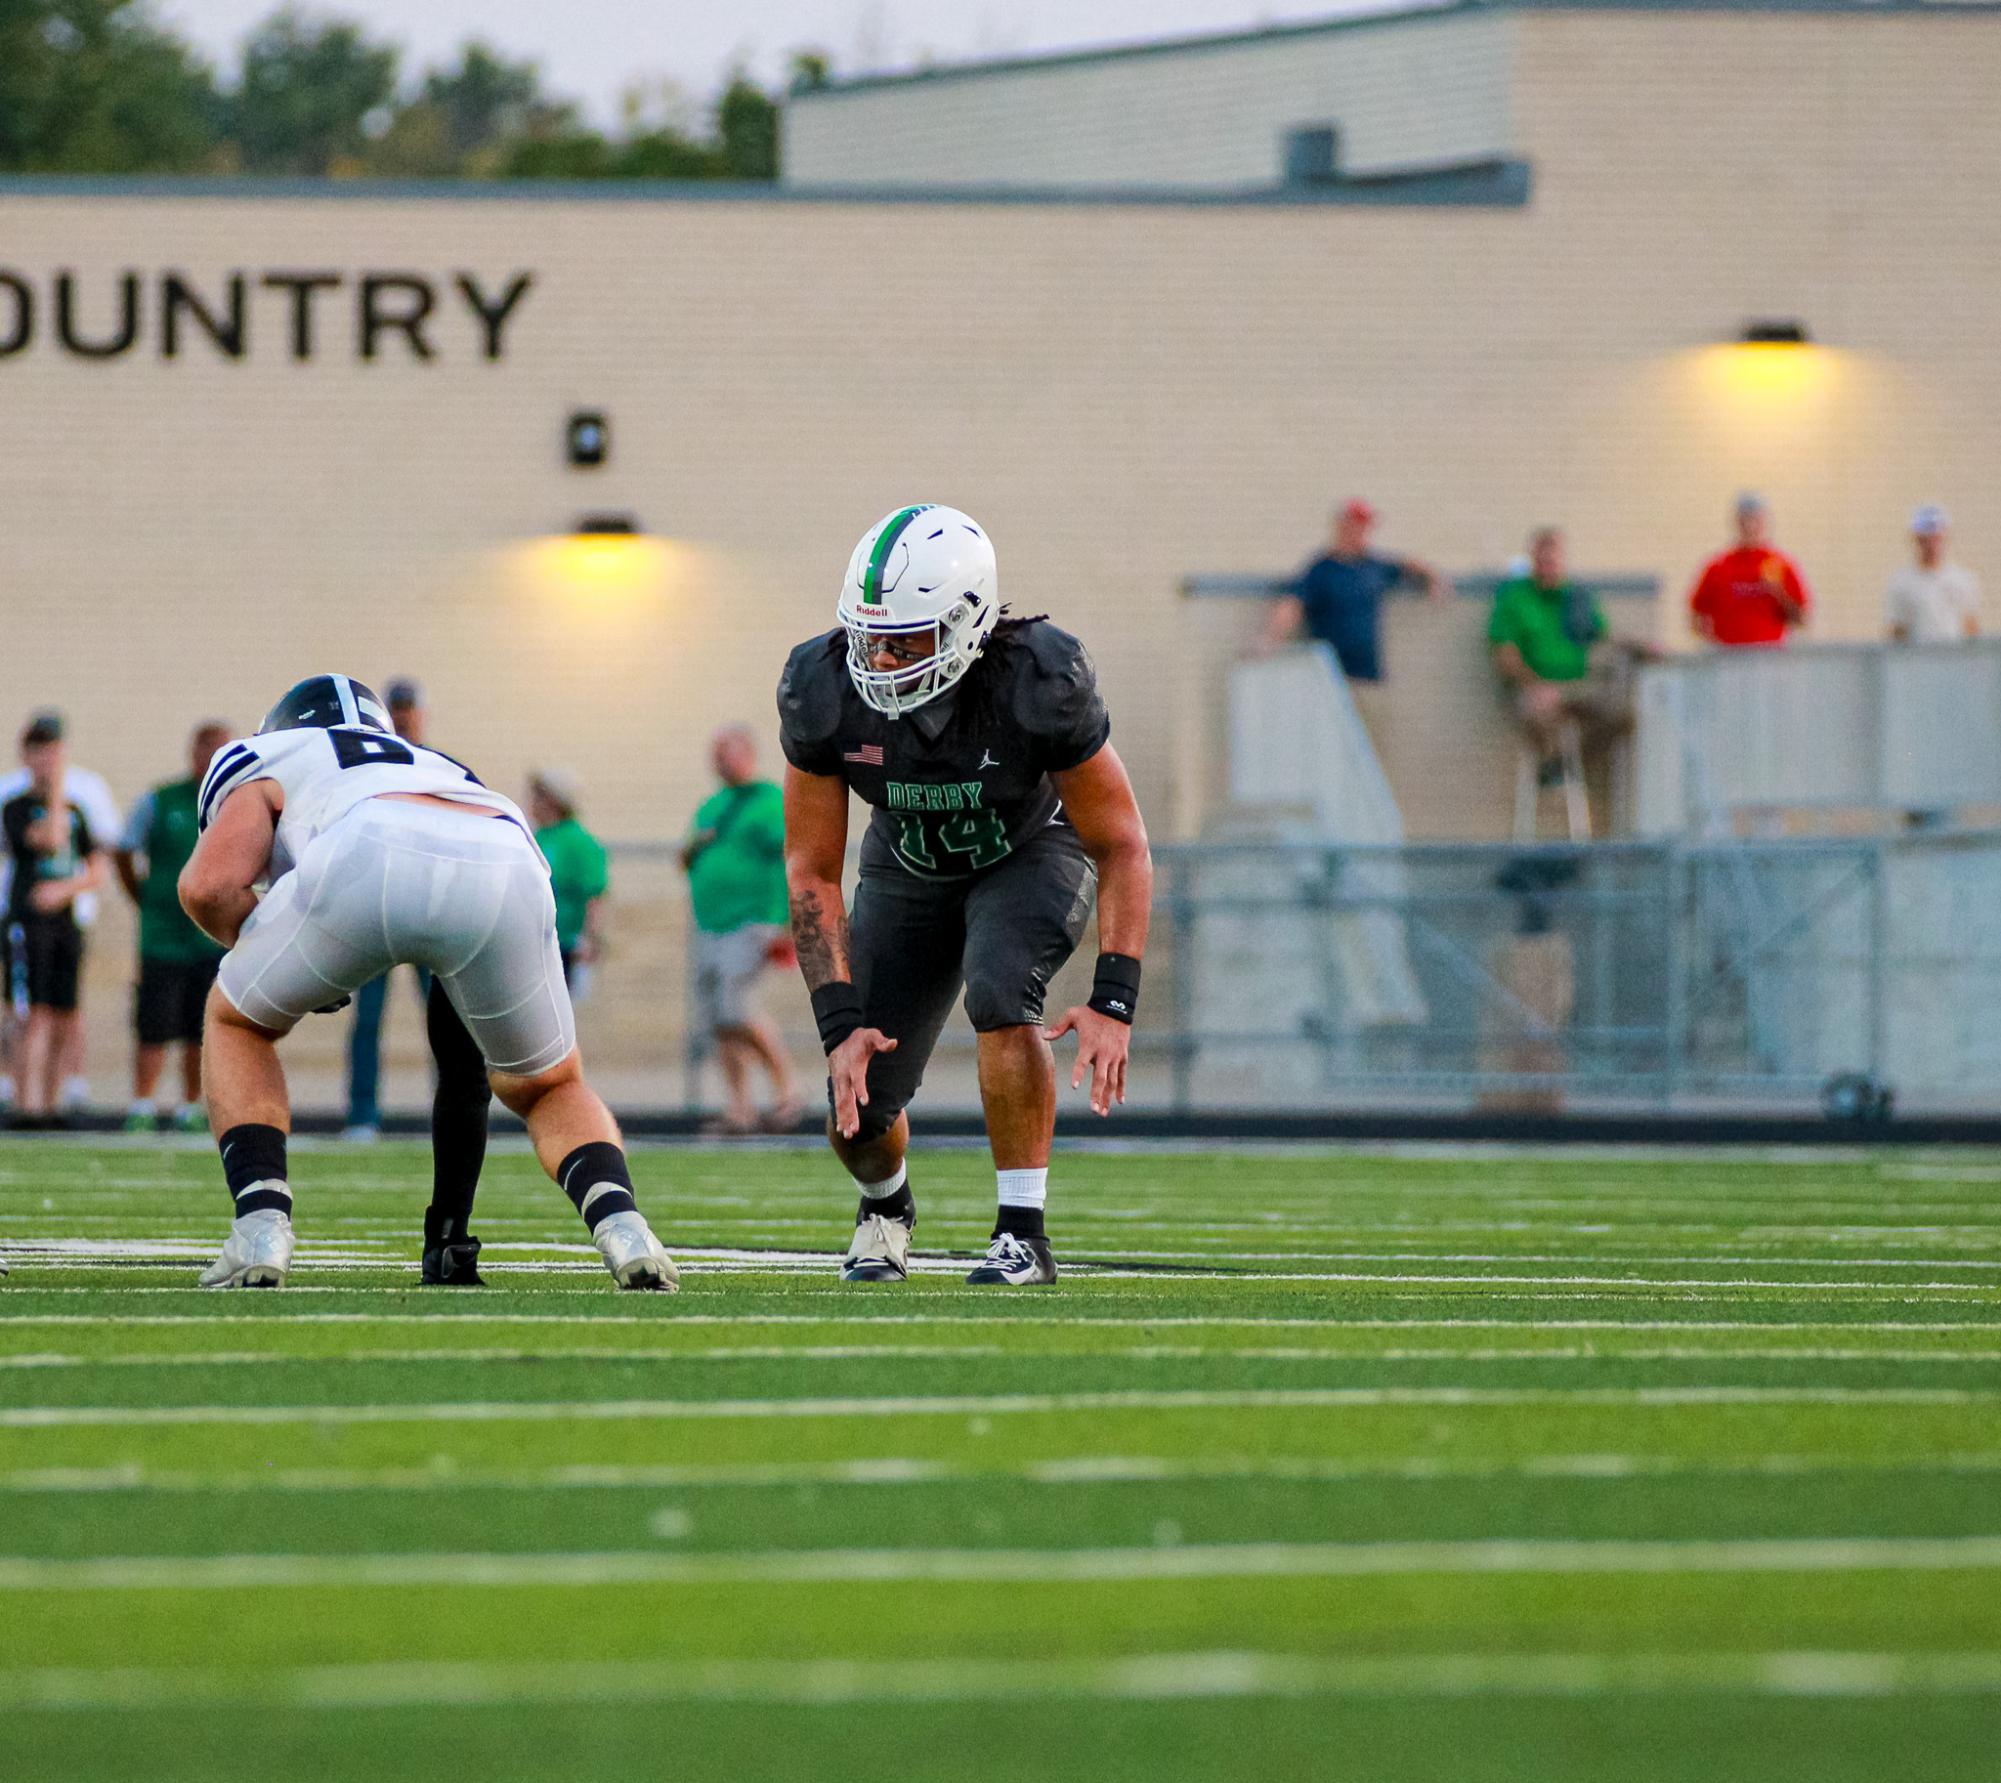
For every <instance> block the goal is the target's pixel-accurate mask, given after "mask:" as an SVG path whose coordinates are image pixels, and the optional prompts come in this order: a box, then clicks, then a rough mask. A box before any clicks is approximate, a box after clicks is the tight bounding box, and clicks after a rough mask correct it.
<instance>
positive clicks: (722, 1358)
mask: <svg viewBox="0 0 2001 1783" xmlns="http://www.w3.org/2000/svg"><path fill="white" fill-rule="evenodd" d="M995 1358H1006V1359H1009V1360H1014V1361H1021V1362H1074V1361H1097V1360H1107V1361H1109V1360H1121V1361H1133V1362H1203V1361H1211V1360H1214V1361H1240V1362H1338V1363H1341V1364H1344V1365H1350V1366H1359V1365H1362V1364H1367V1363H1371V1362H1475V1363H1495V1362H1499V1363H1509V1362H1883V1363H1891V1364H1900V1365H1901V1364H1920V1365H1922V1364H1928V1363H1932V1362H2001V1350H1893V1349H1882V1350H1873V1349H1846V1350H1837V1349H1808V1348H1797V1349H1793V1348H1787V1347H1786V1346H1784V1345H1773V1346H1767V1347H1761V1348H1746V1347H1742V1346H1735V1345H1732V1346H1724V1345H1720V1344H1719V1345H1708V1346H1704V1345H1700V1344H1685V1345H1680V1346H1675V1345H1656V1346H1650V1347H1642V1348H1638V1349H1617V1348H1594V1347H1591V1346H1588V1345H1586V1346H1577V1345H1570V1346H1556V1345H1551V1346H1549V1347H1547V1348H1535V1347H1527V1348H1518V1349H1474V1350H1455V1349H1450V1348H1438V1349H1382V1350H1371V1349H1343V1348H1340V1347H1339V1346H1337V1345H1333V1344H1326V1345H1321V1346H1317V1347H1316V1346H1311V1345H1293V1346H1255V1345H1254V1346H1240V1345H1233V1344H1123V1345H1108V1346H1103V1347H1092V1348H1089V1349H1067V1350H1051V1349H1011V1348H1009V1347H1008V1346H1007V1345H1005V1344H992V1343H968V1344H944V1343H937V1344H928V1343H884V1344H796V1345H786V1344H732V1345H725V1346H718V1347H705V1346H703V1345H699V1344H683V1345H678V1346H674V1347H670V1348H661V1347H659V1346H654V1347H651V1348H640V1347H639V1346H637V1345H634V1346H632V1347H631V1348H619V1347H617V1346H615V1345H614V1346H603V1347H600V1346H595V1345H592V1346H585V1345H581V1344H580V1345H577V1346H575V1347H573V1348H560V1349H540V1350H523V1349H470V1348H468V1349H413V1350H342V1351H340V1352H338V1353H337V1354H322V1353H319V1352H315V1351H287V1350H188V1351H182V1352H176V1353H174V1354H170V1355H160V1354H149V1353H147V1352H145V1351H132V1352H126V1353H120V1354H116V1355H106V1356H87V1355H66V1354H62V1353H59V1352H53V1351H44V1352H29V1353H26V1354H23V1355H16V1356H7V1355H0V1370H6V1369H60V1368H197V1367H202V1368H259V1367H265V1366H268V1365H270V1364H271V1363H274V1362H285V1363H310V1364H314V1365H324V1364H327V1363H333V1362H338V1363H341V1364H347V1363H352V1362H378V1363H406V1362H412V1363H414V1362H426V1363H428V1362H538V1363H550V1362H862V1361H868V1362H875V1361H886V1360H904V1361H910V1360H924V1361H973V1360H988V1361H990V1360H993V1359H995Z"/></svg>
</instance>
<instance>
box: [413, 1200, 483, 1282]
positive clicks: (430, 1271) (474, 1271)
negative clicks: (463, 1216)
mask: <svg viewBox="0 0 2001 1783" xmlns="http://www.w3.org/2000/svg"><path fill="white" fill-rule="evenodd" d="M423 1282H424V1286H425V1287H427V1288H483V1287H485V1286H486V1282H485V1281H484V1280H483V1279H482V1278H481V1276H480V1273H479V1240H478V1239H477V1238H475V1237H473V1235H472V1234H471V1233H470V1232H461V1231H460V1230H459V1229H458V1226H457V1222H456V1221H452V1220H441V1219H439V1218H438V1216H437V1213H436V1211H435V1210H434V1209H430V1208H426V1209H425V1211H424V1274H423Z"/></svg>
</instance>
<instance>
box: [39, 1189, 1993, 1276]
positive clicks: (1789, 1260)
mask: <svg viewBox="0 0 2001 1783" xmlns="http://www.w3.org/2000/svg"><path fill="white" fill-rule="evenodd" d="M600 1186H603V1185H600ZM593 1192H594V1193H595V1191H593ZM327 1223H328V1224H330V1225H332V1226H334V1227H335V1228H336V1229H337V1231H336V1235H335V1236H334V1237H333V1238H332V1239H320V1240H319V1241H318V1243H317V1244H316V1243H315V1242H314V1241H313V1240H312V1239H310V1238H302V1240H301V1242H300V1245H299V1250H298V1258H297V1260H298V1263H299V1266H300V1267H301V1268H308V1267H312V1268H321V1269H326V1268H336V1267H345V1268H355V1269H361V1268H370V1269H373V1268H388V1267H395V1266H398V1265H411V1266H414V1265H415V1264H416V1262H417V1261H418V1259H417V1258H416V1257H414V1256H412V1255H411V1254H410V1249H409V1241H408V1239H407V1238H405V1237H403V1236H402V1235H401V1234H400V1232H392V1231H391V1229H389V1228H381V1229H380V1230H382V1231H383V1232H384V1234H385V1236H383V1237H380V1238H372V1237H367V1236H364V1235H363V1234H362V1233H361V1232H360V1231H358V1230H355V1229H353V1228H351V1227H348V1226H347V1225H345V1223H344V1222H341V1221H339V1220H334V1221H330V1222H327ZM492 1223H494V1224H498V1225H506V1224H510V1223H512V1222H508V1221H497V1222H492ZM788 1223H790V1224H796V1225H806V1224H817V1223H818V1222H806V1221H794V1222H788ZM1160 1226H1161V1229H1162V1230H1163V1231H1173V1232H1177V1233H1179V1232H1185V1231H1188V1230H1193V1229H1194V1228H1190V1227H1184V1226H1182V1225H1181V1224H1180V1223H1179V1222H1176V1221H1173V1220H1165V1219H1164V1220H1162V1221H1160ZM1230 1229H1231V1230H1251V1229H1254V1228H1248V1227H1245V1228H1238V1227H1232V1228H1230ZM1255 1229H1257V1230H1270V1228H1269V1227H1259V1228H1255ZM1830 1230H1831V1231H1835V1232H1839V1231H1840V1230H1841V1228H1838V1227H1837V1228H1830ZM1981 1230H1983V1231H1985V1230H1987V1229H1986V1228H1982V1229H1981ZM1978 1243H1979V1244H1980V1246H1982V1247H1983V1248H1991V1247H1992V1245H1993V1244H1994V1243H1995V1240H1993V1239H1991V1238H1986V1237H1982V1238H1981V1239H1979V1240H1978ZM322 1244H324V1245H329V1246H330V1247H332V1248H328V1249H321V1248H319V1245H322ZM1072 1245H1073V1247H1074V1248H1075V1249H1076V1250H1077V1251H1079V1252H1080V1253H1083V1252H1095V1253H1097V1254H1099V1255H1100V1256H1102V1257H1105V1258H1108V1259H1109V1260H1111V1261H1112V1262H1114V1263H1117V1262H1126V1261H1134V1262H1180V1261H1185V1260H1186V1259H1187V1258H1188V1256H1189V1251H1188V1249H1187V1247H1186V1246H1184V1247H1182V1248H1181V1249H1178V1250H1140V1249H1135V1248H1133V1247H1132V1246H1130V1245H1127V1244H1124V1243H1121V1242H1120V1240H1119V1239H1118V1238H1117V1237H1116V1236H1114V1237H1110V1238H1106V1239H1104V1240H1103V1241H1098V1240H1094V1239H1093V1238H1091V1237H1080V1238H1073V1239H1072ZM215 1248H216V1240H215V1238H214V1237H213V1235H209V1236H204V1235H202V1234H199V1233H186V1234H178V1233H177V1234H172V1235H165V1236H156V1237H153V1238H51V1239H20V1238H16V1239H0V1255H4V1256H9V1257H14V1258H18V1259H21V1260H23V1261H37V1262H44V1263H54V1262H57V1261H72V1260H85V1261H91V1260H96V1259H99V1258H106V1257H110V1258H117V1259H122V1260H128V1261H129V1260H137V1261H158V1262H161V1263H183V1262H198V1261H202V1260H204V1259H206V1258H208V1257H211V1256H213V1255H214V1253H215ZM671 1248H672V1249H673V1252H674V1256H675V1259H676V1261H688V1262H694V1263H705V1262H722V1263H747V1262H756V1263H760V1264H765V1263H768V1264H770V1265H771V1266H772V1267H774V1268H784V1269H790V1268H820V1267H825V1266H828V1265H830V1264H832V1263H835V1262H837V1261H838V1260H839V1256H840V1253H839V1252H838V1251H835V1250H832V1249H829V1250H825V1251H818V1250H799V1249H796V1248H787V1249H781V1248H779V1247H777V1246H770V1247H766V1246H732V1245H685V1244H684V1245H675V1246H673V1247H671ZM486 1251H487V1252H493V1253H500V1255H497V1256H495V1257H494V1258H493V1259H492V1261H494V1262H495V1263H496V1264H497V1263H499V1262H501V1261H503V1260H504V1258H505V1256H506V1254H508V1253H520V1252H530V1253H534V1254H535V1255H537V1256H547V1257H550V1258H557V1257H576V1258H583V1259H592V1258H595V1256H596V1252H595V1251H594V1250H593V1248H592V1247H591V1246H589V1245H587V1244H573V1243H568V1242H565V1241H562V1240H557V1239H541V1240H538V1239H515V1240H507V1239H500V1240H495V1241H492V1242H490V1243H489V1244H488V1245H487V1247H486ZM487 1260H488V1259H487V1257H486V1255H485V1253H482V1262H483V1263H484V1262H486V1261H487ZM1197 1260H1198V1262H1199V1261H1200V1260H1202V1259H1201V1258H1200V1257H1199V1254H1198V1259H1197ZM912 1261H913V1262H914V1263H918V1264H922V1265H924V1266H926V1267H933V1268H939V1269H950V1268H955V1267H957V1266H958V1263H959V1261H960V1259H958V1258H956V1257H945V1256H939V1255H937V1254H936V1253H923V1252H914V1253H913V1254H912ZM1215 1261H1217V1262H1219V1263H1240V1262H1241V1263H1433V1264H1445V1263H1573V1264H1581V1265H1586V1266H1595V1267H1599V1268H1604V1267H1608V1266H1610V1265H1613V1264H1617V1265H1619V1266H1620V1267H1623V1268H1633V1269H1670V1268H1680V1267H1684V1266H1687V1265H1691V1264H1708V1265H1710V1266H1712V1267H1722V1268H1744V1269H1751V1268H1757V1267H1759V1266H1763V1267H1765V1268H1770V1269H1969V1270H1971V1269H1984V1270H1987V1271H1989V1272H1990V1273H2001V1258H1995V1257H1827V1256H1815V1257H1787V1256H1775V1255H1773V1254H1771V1253H1769V1252H1760V1253H1757V1254H1755V1255H1751V1256H1742V1255H1736V1254H1730V1253H1723V1252H1715V1251H1704V1252H1698V1253H1694V1254H1689V1253H1684V1252H1674V1253H1667V1252H1661V1253H1650V1252H1639V1253H1632V1252H1620V1251H1596V1250H1586V1251H1568V1252H1565V1251H1410V1250H1404V1251H1358V1250H1349V1249H1345V1248H1340V1247H1335V1248H1330V1249H1326V1250H1288V1251H1251V1250H1237V1249H1231V1250H1229V1251H1228V1253H1227V1255H1225V1256H1219V1257H1217V1258H1216V1259H1215ZM522 1266H523V1265H521V1264H518V1263H517V1264H514V1265H512V1267H517V1268H518V1267H522ZM1483 1279H1484V1278H1483ZM1566 1279H1569V1278H1566Z"/></svg>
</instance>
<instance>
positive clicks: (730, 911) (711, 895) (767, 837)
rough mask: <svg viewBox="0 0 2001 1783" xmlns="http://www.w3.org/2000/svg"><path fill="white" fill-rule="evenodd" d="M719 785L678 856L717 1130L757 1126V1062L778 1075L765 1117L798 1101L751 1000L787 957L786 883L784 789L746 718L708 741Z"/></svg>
mask: <svg viewBox="0 0 2001 1783" xmlns="http://www.w3.org/2000/svg"><path fill="white" fill-rule="evenodd" d="M710 760H711V762H712V763H713V764H714V767H715V771H716V778H717V779H718V780H720V781H721V782H722V783H723V784H722V789H721V791H719V792H717V793H716V794H714V795H713V796H712V797H711V798H709V799H707V800H705V801H704V802H703V804H702V806H701V808H700V809H699V810H698V811H696V813H695V821H694V823H693V824H692V825H691V826H690V829H689V833H688V840H687V841H686V843H684V844H683V845H682V849H681V864H682V865H683V866H685V867H686V868H687V869H688V891H689V895H690V897H691V899H692V900H693V903H694V907H695V931H696V933H695V994H696V1000H697V1002H698V1003H699V1004H700V1007H701V1016H702V1021H703V1024H704V1026H705V1027H706V1028H707V1029H708V1031H709V1033H710V1034H711V1035H712V1036H713V1037H714V1039H715V1043H716V1060H717V1063H718V1064H719V1065H720V1066H721V1068H722V1073H723V1085H724V1089H725V1092H726V1095H727V1106H726V1108H725V1110H724V1114H723V1118H722V1120H721V1122H720V1123H719V1124H718V1127H717V1130H718V1131H720V1132H724V1133H752V1132H755V1131H757V1128H758V1118H757V1111H756V1109H755V1107H754V1105H753V1104H752V1101H751V1091H750V1080H751V1067H752V1065H753V1064H756V1065H762V1066H763V1067H764V1070H765V1073H766V1075H767V1076H769V1077H770V1079H771V1091H772V1096H773V1107H772V1109H771V1112H770V1113H769V1114H768V1115H767V1116H766V1117H765V1123H766V1124H767V1125H768V1126H770V1127H772V1128H774V1129H777V1130H789V1129H790V1128H792V1127H794V1126H796V1125H797V1124H798V1121H799V1114H800V1104H799V1098H798V1094H797V1092H796V1090H795V1089H794V1087H793V1080H792V1061H791V1059H790V1058H788V1057H787V1056H786V1052H785V1043H784V1041H783V1040H782V1039H781V1038H780V1037H779V1033H778V1028H777V1026H776V1024H775V1023H773V1021H772V1020H771V1018H770V1017H769V1016H767V1015H763V1014H761V1013H760V1012H759V1011H758V1010H757V1008H756V1007H755V1005H754V1004H753V1002H752V999H751V993H752V989H753V987H754V986H755V984H756V982H757V979H758V975H759V974H760V973H762V972H763V970H764V969H765V967H767V966H769V965H771V964H773V963H774V962H782V963H785V964H790V963H791V962H790V947H791V942H790V938H789V934H788V928H787V921H788V915H789V909H788V899H787V897H786V891H785V797H784V794H783V793H781V792H780V791H779V789H778V787H777V786H776V785H775V784H774V783H773V782H771V781H769V780H760V779H758V778H757V744H756V741H755V739H754V738H753V737H752V736H751V733H750V729H749V727H748V726H746V725H741V724H733V725H727V726H725V727H724V728H723V729H722V730H720V731H718V732H717V733H716V735H715V739H714V741H713V742H712V743H711V745H710Z"/></svg>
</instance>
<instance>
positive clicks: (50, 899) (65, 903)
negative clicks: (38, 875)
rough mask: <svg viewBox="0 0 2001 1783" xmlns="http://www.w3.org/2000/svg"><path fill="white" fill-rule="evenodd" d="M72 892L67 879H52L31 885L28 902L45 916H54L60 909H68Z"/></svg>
mask: <svg viewBox="0 0 2001 1783" xmlns="http://www.w3.org/2000/svg"><path fill="white" fill-rule="evenodd" d="M70 897H71V892H70V888H69V883H68V881H66V880H61V879H52V880H50V881H49V882H48V883H47V884H46V885H37V886H34V887H31V888H30V890H29V892H28V902H29V904H30V905H31V906H33V908H35V909H36V910H38V911H40V912H41V913H42V915H44V916H54V915H55V914H56V913H57V912H58V911H62V910H67V909H68V908H69V904H70Z"/></svg>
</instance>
